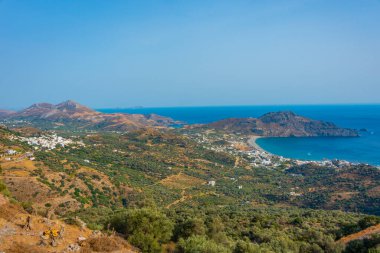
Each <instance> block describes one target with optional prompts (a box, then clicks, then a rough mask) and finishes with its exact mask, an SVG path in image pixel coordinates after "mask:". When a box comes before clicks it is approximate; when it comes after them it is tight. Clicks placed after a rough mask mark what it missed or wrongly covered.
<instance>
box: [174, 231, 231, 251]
mask: <svg viewBox="0 0 380 253" xmlns="http://www.w3.org/2000/svg"><path fill="white" fill-rule="evenodd" d="M178 251H179V252H181V253H229V252H231V250H229V249H227V248H225V247H224V246H222V245H220V244H218V243H216V242H214V241H212V240H208V239H207V237H205V236H198V235H194V236H191V237H189V238H187V239H186V240H184V239H182V238H181V239H180V240H179V242H178Z"/></svg>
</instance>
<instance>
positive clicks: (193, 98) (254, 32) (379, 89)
mask: <svg viewBox="0 0 380 253" xmlns="http://www.w3.org/2000/svg"><path fill="white" fill-rule="evenodd" d="M379 27H380V0H361V1H357V0H345V1H335V0H326V1H318V0H307V1H306V0H305V1H301V0H299V1H291V0H287V1H281V0H279V1H271V0H265V1H264V0H262V1H253V0H252V1H248V0H245V1H240V0H234V1H223V0H215V1H209V0H199V1H196V0H195V1H187V0H177V1H174V0H173V1H169V0H167V1H160V0H152V1H142V0H135V1H128V0H123V1H116V0H112V1H104V0H102V1H96V0H87V1H85V0H82V1H78V0H66V1H49V0H45V1H38V0H24V1H21V0H0V88H1V93H0V108H5V109H12V108H14V109H18V108H22V107H24V106H28V105H30V104H32V103H35V102H51V103H58V102H60V101H63V100H66V99H73V100H77V101H78V102H80V103H83V104H86V105H88V106H91V107H95V108H105V107H130V106H138V105H141V106H148V107H149V106H153V107H155V106H194V105H255V104H319V103H321V104H326V103H328V104H331V103H380V95H379V94H380V28H379Z"/></svg>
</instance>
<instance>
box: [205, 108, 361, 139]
mask: <svg viewBox="0 0 380 253" xmlns="http://www.w3.org/2000/svg"><path fill="white" fill-rule="evenodd" d="M206 126H207V127H209V128H213V129H217V130H223V131H227V132H234V133H242V134H251V135H258V136H270V137H289V136H295V137H312V136H342V137H356V136H359V134H358V132H357V131H356V130H353V129H345V128H340V127H337V126H336V125H334V124H333V123H330V122H324V121H318V120H312V119H308V118H305V117H302V116H299V115H296V114H295V113H293V112H288V111H285V112H270V113H267V114H264V115H263V116H261V117H259V118H231V119H224V120H220V121H217V122H214V123H211V124H208V125H206Z"/></svg>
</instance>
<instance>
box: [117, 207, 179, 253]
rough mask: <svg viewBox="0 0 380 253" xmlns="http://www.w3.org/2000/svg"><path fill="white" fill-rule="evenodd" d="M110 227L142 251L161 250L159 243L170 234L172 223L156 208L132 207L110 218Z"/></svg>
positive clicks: (165, 240)
mask: <svg viewBox="0 0 380 253" xmlns="http://www.w3.org/2000/svg"><path fill="white" fill-rule="evenodd" d="M110 224H111V227H112V228H114V229H115V230H116V231H117V232H119V233H122V234H124V235H126V237H127V239H128V241H129V242H130V243H131V244H133V245H134V246H136V247H138V248H140V249H141V250H142V252H161V245H162V244H163V243H165V242H168V241H169V239H170V238H171V235H172V230H173V224H172V222H171V221H170V220H169V219H168V218H167V217H166V216H165V215H164V214H163V213H161V212H159V211H158V210H156V209H151V208H142V209H132V210H128V211H126V212H123V213H120V214H117V215H116V216H114V217H113V218H112V219H111V222H110Z"/></svg>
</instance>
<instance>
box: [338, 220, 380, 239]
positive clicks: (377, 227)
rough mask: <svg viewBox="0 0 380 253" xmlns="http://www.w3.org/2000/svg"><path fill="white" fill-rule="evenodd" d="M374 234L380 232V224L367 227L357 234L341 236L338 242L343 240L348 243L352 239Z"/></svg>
mask: <svg viewBox="0 0 380 253" xmlns="http://www.w3.org/2000/svg"><path fill="white" fill-rule="evenodd" d="M373 234H380V224H377V225H375V226H372V227H369V228H366V229H364V230H362V231H359V232H357V233H355V234H351V235H348V236H345V237H343V238H341V239H340V240H339V241H338V242H342V243H344V244H347V243H349V242H351V241H354V240H359V239H363V238H366V237H369V236H370V235H373Z"/></svg>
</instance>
